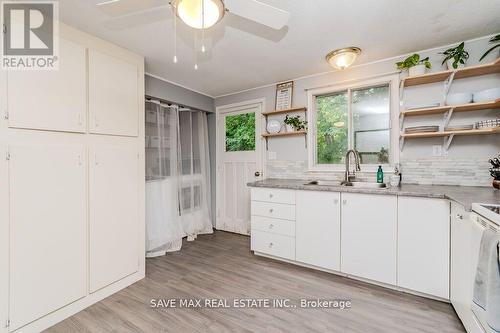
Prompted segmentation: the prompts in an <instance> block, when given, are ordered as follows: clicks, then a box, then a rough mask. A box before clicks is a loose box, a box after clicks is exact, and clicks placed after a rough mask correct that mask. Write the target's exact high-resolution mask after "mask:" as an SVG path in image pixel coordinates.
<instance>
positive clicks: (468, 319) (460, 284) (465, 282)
mask: <svg viewBox="0 0 500 333" xmlns="http://www.w3.org/2000/svg"><path fill="white" fill-rule="evenodd" d="M472 223H473V222H472V221H471V220H470V213H469V212H466V211H465V209H464V208H463V207H462V206H461V205H459V204H456V203H452V204H451V267H450V270H451V274H450V300H451V304H452V305H453V307H454V308H455V312H456V313H457V315H458V317H459V318H460V320H461V321H462V323H463V325H464V327H465V328H466V330H467V332H469V333H476V332H481V330H480V329H478V325H477V323H476V321H475V319H474V318H473V314H472V311H471V304H472V294H473V286H474V279H475V271H474V270H473V266H472V265H473V249H472V245H471V241H472V237H471V235H473V234H474V233H473V229H472V226H473V225H472ZM477 250H479V249H477Z"/></svg>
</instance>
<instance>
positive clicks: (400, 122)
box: [399, 113, 405, 131]
mask: <svg viewBox="0 0 500 333" xmlns="http://www.w3.org/2000/svg"><path fill="white" fill-rule="evenodd" d="M404 123H405V114H404V113H400V114H399V129H400V131H403V127H404Z"/></svg>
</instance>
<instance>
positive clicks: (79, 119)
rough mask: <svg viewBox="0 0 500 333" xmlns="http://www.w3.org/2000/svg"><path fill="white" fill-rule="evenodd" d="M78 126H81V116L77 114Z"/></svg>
mask: <svg viewBox="0 0 500 333" xmlns="http://www.w3.org/2000/svg"><path fill="white" fill-rule="evenodd" d="M78 125H80V126H81V125H83V122H82V115H81V114H78Z"/></svg>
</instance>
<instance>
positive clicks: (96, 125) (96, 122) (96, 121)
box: [94, 116, 99, 127]
mask: <svg viewBox="0 0 500 333" xmlns="http://www.w3.org/2000/svg"><path fill="white" fill-rule="evenodd" d="M94 123H95V127H99V120H98V119H97V116H94Z"/></svg>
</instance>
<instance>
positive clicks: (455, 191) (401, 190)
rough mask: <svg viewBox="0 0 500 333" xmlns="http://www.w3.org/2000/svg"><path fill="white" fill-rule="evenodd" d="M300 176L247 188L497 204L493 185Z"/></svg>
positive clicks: (499, 198)
mask: <svg viewBox="0 0 500 333" xmlns="http://www.w3.org/2000/svg"><path fill="white" fill-rule="evenodd" d="M308 181H309V180H304V179H272V178H270V179H265V180H259V181H256V182H252V183H248V184H247V185H248V186H250V187H268V188H282V189H291V190H309V191H331V192H350V193H366V194H386V195H398V196H409V197H423V198H436V199H448V200H451V201H455V202H457V203H459V204H461V205H462V206H464V208H465V209H466V210H467V211H471V210H472V204H473V203H485V204H500V191H498V190H495V189H494V188H493V187H491V188H488V187H477V186H449V185H412V184H401V186H399V187H391V188H388V189H366V188H354V187H346V186H340V185H338V186H325V185H305V183H307V182H308Z"/></svg>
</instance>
